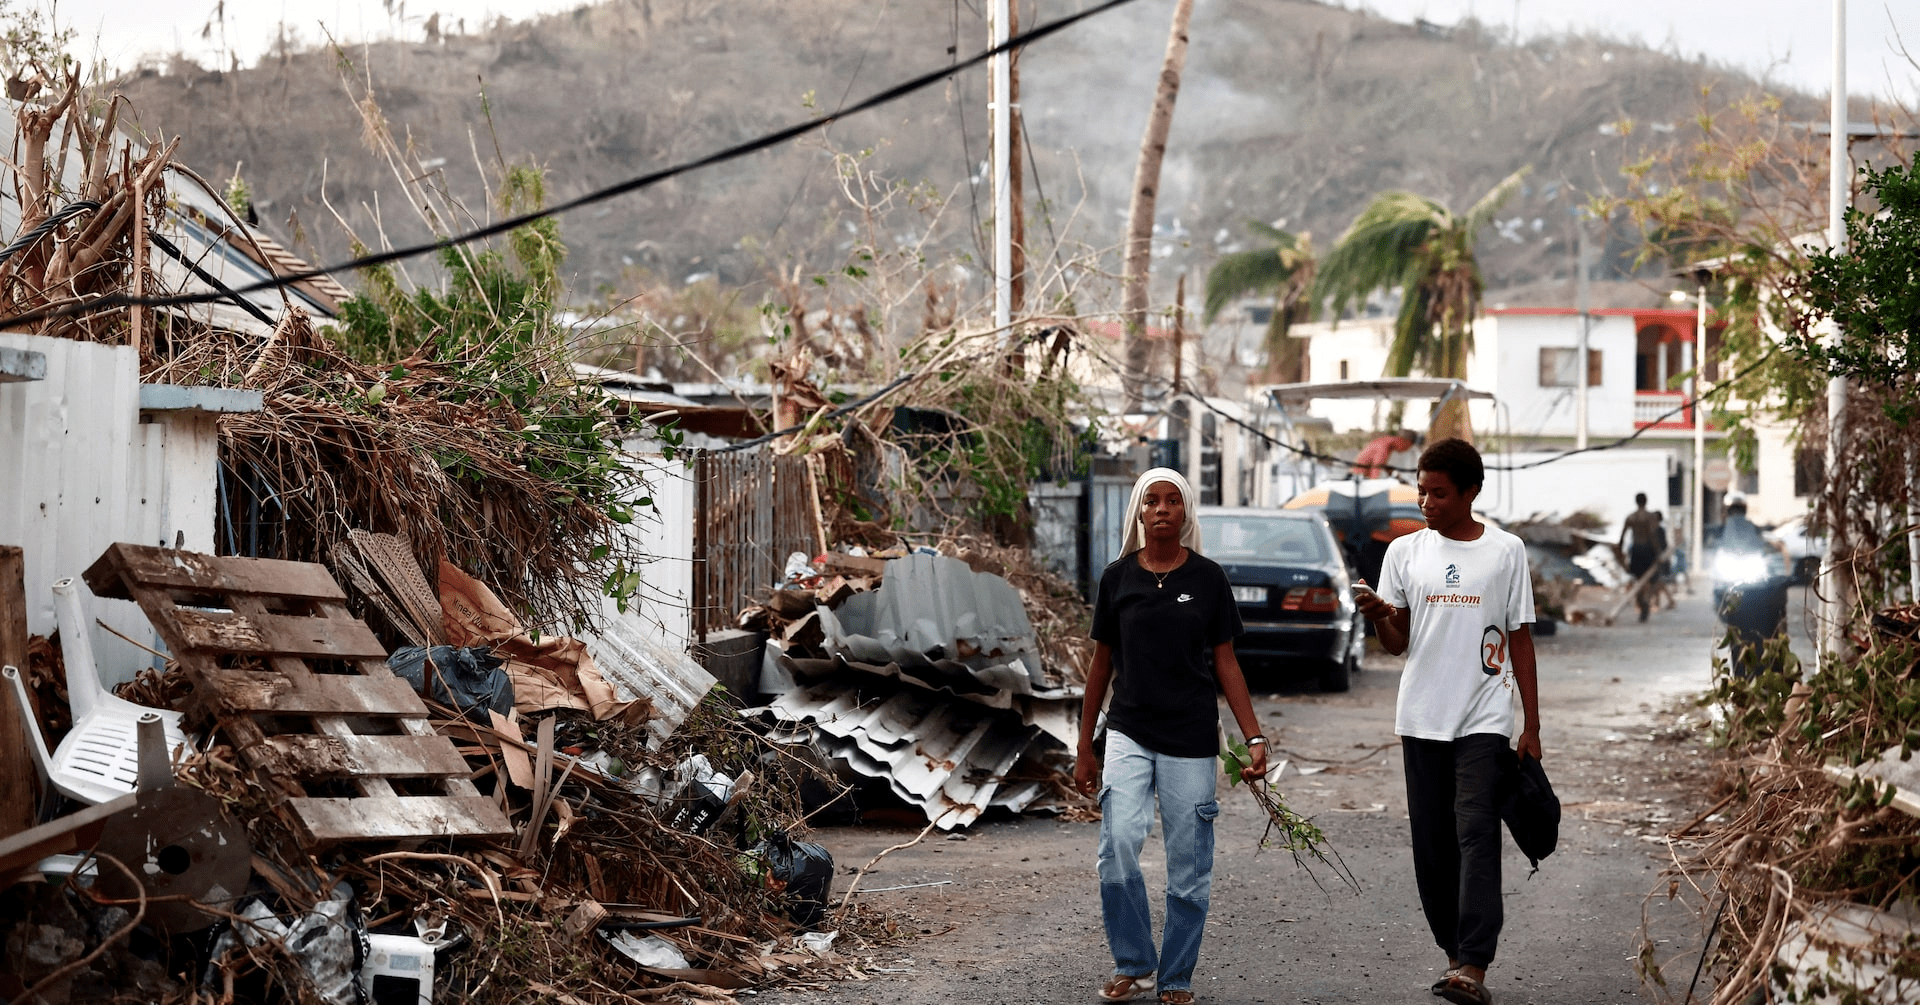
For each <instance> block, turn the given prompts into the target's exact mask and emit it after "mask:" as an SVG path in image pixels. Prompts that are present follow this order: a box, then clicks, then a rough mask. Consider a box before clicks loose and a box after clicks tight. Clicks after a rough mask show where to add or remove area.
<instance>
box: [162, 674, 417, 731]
mask: <svg viewBox="0 0 1920 1005" xmlns="http://www.w3.org/2000/svg"><path fill="white" fill-rule="evenodd" d="M190 669H191V671H192V674H193V680H194V687H195V691H196V693H195V696H194V697H195V700H196V701H197V702H199V703H200V704H201V705H203V706H204V707H206V708H207V709H208V710H209V711H210V712H211V713H212V714H214V715H216V716H219V717H225V716H229V715H240V714H245V713H249V712H272V713H275V714H279V715H370V716H374V717H376V718H383V719H391V718H410V717H415V716H418V717H420V718H425V717H426V715H427V706H426V703H425V702H422V701H421V700H420V696H419V695H418V694H415V693H414V691H413V688H412V686H411V685H409V684H408V683H407V682H406V681H403V680H401V679H400V678H398V677H395V676H393V675H391V674H388V675H387V676H385V677H378V676H371V675H367V674H330V673H329V674H317V673H300V674H297V675H295V674H287V673H283V672H281V671H278V670H221V669H217V668H216V669H208V668H206V667H197V668H190Z"/></svg>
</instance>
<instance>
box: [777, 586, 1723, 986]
mask: <svg viewBox="0 0 1920 1005" xmlns="http://www.w3.org/2000/svg"><path fill="white" fill-rule="evenodd" d="M1629 617H1631V615H1629ZM1715 634H1716V632H1715V626H1714V622H1713V617H1712V614H1711V611H1710V610H1709V609H1708V605H1707V602H1706V600H1705V598H1704V597H1701V596H1694V597H1690V598H1689V597H1685V596H1683V597H1682V598H1681V606H1680V608H1679V609H1678V610H1674V611H1661V612H1658V613H1656V614H1655V616H1654V618H1653V619H1652V620H1651V621H1650V622H1648V623H1647V624H1644V625H1642V624H1636V623H1632V622H1631V621H1629V623H1626V624H1621V625H1618V626H1616V627H1613V628H1597V627H1596V628H1585V627H1566V626H1563V627H1562V629H1561V631H1560V632H1559V634H1557V635H1555V636H1553V637H1550V638H1544V639H1542V640H1540V645H1539V652H1540V658H1541V695H1542V716H1541V717H1542V720H1543V734H1544V743H1545V747H1546V755H1547V757H1546V762H1545V763H1546V766H1547V769H1548V771H1549V772H1550V773H1551V774H1552V775H1553V777H1554V779H1555V784H1556V787H1557V789H1558V791H1559V794H1560V797H1561V800H1562V802H1563V804H1564V806H1565V819H1564V821H1563V823H1562V826H1561V846H1560V850H1559V851H1558V852H1556V853H1555V854H1554V855H1553V856H1552V857H1551V858H1549V859H1548V860H1546V862H1544V863H1543V865H1542V868H1541V870H1540V872H1539V873H1538V874H1536V875H1534V876H1533V877H1532V878H1531V879H1529V878H1528V877H1527V871H1528V870H1527V863H1526V860H1525V859H1524V858H1522V857H1521V856H1520V855H1519V853H1518V852H1517V851H1514V850H1513V849H1512V847H1511V844H1510V843H1509V847H1508V852H1507V856H1506V858H1505V861H1504V864H1503V868H1504V880H1505V882H1504V886H1505V891H1506V898H1507V899H1506V904H1507V927H1506V933H1505V936H1504V938H1503V940H1502V944H1501V958H1500V959H1499V960H1498V961H1497V962H1496V963H1495V965H1494V967H1493V968H1492V970H1491V973H1490V977H1489V986H1490V987H1491V988H1492V989H1493V990H1494V992H1495V995H1496V999H1497V1000H1498V1001H1500V1002H1503V1003H1521V1002H1538V1003H1542V1005H1545V1003H1576V1002H1623V1001H1635V1000H1653V999H1654V997H1655V996H1654V995H1653V994H1652V993H1651V992H1649V991H1646V990H1644V989H1643V988H1642V987H1641V983H1640V980H1639V978H1638V976H1637V974H1636V970H1635V967H1634V960H1635V959H1636V957H1637V956H1638V955H1639V951H1640V946H1641V940H1642V930H1643V929H1642V909H1643V904H1644V905H1646V906H1647V910H1648V911H1649V912H1650V915H1649V917H1650V919H1651V920H1650V927H1651V930H1652V934H1653V936H1654V938H1655V939H1656V940H1657V941H1656V942H1655V943H1654V949H1653V956H1654V957H1655V958H1656V959H1659V960H1661V961H1663V962H1666V963H1667V964H1668V967H1667V970H1668V973H1669V974H1677V976H1676V977H1673V978H1672V979H1673V980H1675V981H1677V982H1678V983H1679V984H1681V985H1682V986H1684V984H1685V981H1686V978H1687V977H1688V976H1689V975H1690V974H1691V970H1692V964H1691V957H1690V956H1689V955H1688V949H1689V947H1693V948H1695V949H1697V939H1698V937H1699V926H1698V923H1697V920H1696V919H1695V917H1694V914H1693V911H1692V909H1691V908H1690V907H1689V906H1687V905H1686V904H1685V903H1684V899H1683V900H1682V901H1678V902H1674V903H1673V904H1671V905H1670V904H1668V902H1667V901H1666V899H1665V898H1664V897H1660V898H1654V899H1652V900H1651V901H1649V899H1648V894H1649V892H1650V891H1652V890H1654V889H1655V887H1656V886H1659V887H1660V888H1661V889H1662V890H1664V888H1665V884H1664V882H1662V881H1661V880H1660V879H1659V877H1658V872H1659V869H1660V868H1661V866H1662V865H1663V864H1664V862H1665V861H1666V860H1667V854H1668V853H1667V849H1666V847H1665V843H1664V841H1662V840H1660V839H1659V838H1657V837H1656V835H1658V834H1663V833H1664V832H1666V831H1667V830H1669V829H1671V828H1673V827H1675V826H1677V825H1678V823H1680V822H1684V821H1686V820H1689V819H1691V818H1692V817H1693V816H1694V814H1695V812H1696V811H1697V808H1698V807H1701V806H1703V805H1704V801H1703V800H1702V799H1701V798H1700V796H1701V795H1702V794H1703V792H1704V790H1705V787H1706V764H1707V761H1708V758H1707V756H1706V754H1705V752H1704V750H1703V749H1702V747H1701V745H1700V744H1699V743H1698V741H1697V739H1680V737H1684V736H1687V735H1689V734H1688V731H1687V730H1685V729H1684V728H1680V729H1676V728H1675V724H1676V722H1678V721H1680V718H1679V717H1680V716H1681V715H1682V714H1683V712H1684V711H1685V707H1684V706H1683V705H1681V704H1680V703H1679V702H1677V700H1676V699H1678V698H1679V697H1680V696H1683V695H1685V694H1688V693H1690V692H1697V691H1699V690H1702V689H1703V688H1705V687H1706V686H1707V684H1708V678H1709V661H1708V653H1709V650H1710V647H1711V645H1712V640H1713V638H1714V636H1715ZM1398 682H1399V672H1398V661H1397V660H1393V659H1391V658H1389V657H1385V656H1372V657H1370V658H1369V660H1368V666H1367V670H1366V672H1364V673H1362V674H1361V675H1360V676H1359V677H1358V678H1357V680H1356V683H1355V686H1354V689H1353V690H1352V691H1351V692H1348V693H1346V694H1341V695H1318V694H1309V693H1291V694H1280V695H1274V696H1266V697H1261V698H1258V699H1257V700H1256V706H1257V711H1258V712H1259V714H1260V716H1261V719H1262V721H1263V723H1264V724H1265V725H1266V728H1267V733H1268V735H1269V736H1271V737H1272V738H1273V744H1274V747H1275V748H1276V751H1277V753H1278V756H1283V757H1287V758H1288V759H1289V761H1290V762H1291V767H1290V768H1289V769H1288V770H1287V772H1286V774H1285V776H1284V778H1283V779H1282V780H1281V781H1280V782H1279V783H1278V785H1279V787H1280V789H1281V790H1282V792H1283V793H1284V794H1285V797H1286V798H1287V799H1288V800H1289V802H1290V803H1292V804H1293V805H1294V806H1295V807H1296V808H1298V809H1300V810H1302V811H1303V812H1306V813H1309V814H1311V815H1313V816H1314V817H1315V819H1316V820H1317V821H1318V822H1319V823H1320V824H1321V826H1322V827H1323V828H1324V829H1325V831H1326V833H1327V835H1328V836H1329V838H1330V839H1331V840H1332V842H1333V844H1334V846H1335V847H1336V848H1337V849H1338V851H1339V852H1340V854H1341V855H1342V856H1344V858H1345V860H1346V863H1347V864H1348V866H1350V867H1351V869H1352V871H1353V873H1354V875H1355V876H1356V877H1357V878H1358V880H1359V883H1360V888H1361V889H1360V892H1359V893H1358V894H1357V895H1356V894H1354V893H1353V892H1351V891H1349V890H1346V889H1343V888H1341V887H1340V886H1339V885H1338V884H1337V883H1335V882H1334V881H1333V879H1332V877H1331V876H1327V875H1324V871H1323V875H1322V879H1323V881H1324V882H1325V885H1326V889H1325V891H1322V890H1321V889H1319V888H1317V887H1316V885H1315V883H1314V882H1313V880H1312V878H1310V877H1309V876H1308V875H1307V874H1306V873H1305V872H1304V871H1303V870H1301V869H1299V868H1297V867H1296V866H1295V865H1294V864H1293V862H1292V861H1291V860H1290V859H1289V858H1288V857H1287V856H1286V855H1285V854H1282V853H1272V852H1266V853H1260V852H1257V851H1256V850H1255V849H1256V844H1257V841H1258V838H1259V833H1260V830H1261V824H1262V823H1263V820H1262V818H1260V816H1259V814H1258V811H1257V810H1256V809H1255V807H1254V806H1253V804H1252V803H1251V801H1250V800H1248V799H1246V798H1244V796H1241V795H1240V794H1238V793H1231V792H1229V793H1224V794H1223V797H1222V804H1223V812H1222V814H1221V817H1220V821H1219V832H1218V847H1219V855H1218V858H1217V861H1216V868H1215V879H1214V896H1213V911H1212V916H1211V918H1210V921H1209V925H1208V934H1207V942H1206V946H1205V948H1204V949H1203V951H1202V959H1201V963H1200V969H1199V971H1198V973H1197V975H1196V986H1195V990H1196V993H1197V995H1198V997H1199V999H1200V1000H1201V1001H1202V1002H1207V1003H1220V1005H1227V1003H1257V1002H1305V1003H1336V1002H1339V1003H1346V1002H1355V1003H1359V1002H1367V1003H1375V1002H1378V1003H1415V1002H1419V1003H1426V1002H1433V1001H1436V1000H1437V999H1435V998H1434V997H1433V996H1432V995H1431V994H1430V993H1429V992H1428V991H1427V985H1428V984H1430V983H1431V982H1432V981H1433V980H1434V979H1435V978H1436V977H1437V976H1438V975H1439V972H1440V970H1441V969H1442V968H1444V965H1445V959H1444V958H1443V957H1442V955H1441V954H1440V952H1439V950H1438V949H1436V948H1435V947H1434V945H1433V942H1432V939H1431V937H1430V936H1429V935H1428V933H1427V931H1426V926H1425V922H1424V920H1423V919H1422V918H1421V917H1420V913H1419V901H1418V898H1417V896H1416V894H1415V892H1414V887H1413V875H1412V865H1411V862H1410V860H1409V857H1408V851H1407V835H1406V809H1405V807H1406V798H1405V791H1404V787H1403V782H1402V777H1401V764H1400V757H1399V752H1398V747H1397V743H1396V741H1395V739H1394V737H1393V734H1392V715H1393V700H1394V695H1395V689H1396V687H1397V685H1398ZM1699 718H1700V713H1699V711H1698V710H1692V711H1691V712H1690V715H1689V719H1690V720H1691V721H1694V722H1697V721H1699ZM1682 725H1684V723H1683V724H1682ZM1302 768H1304V769H1306V771H1307V772H1309V773H1307V774H1302V773H1300V769H1302ZM912 833H913V831H912V830H897V829H876V828H871V827H863V828H843V829H834V830H827V831H823V832H822V834H821V838H822V840H823V841H824V842H825V843H826V844H827V845H828V847H829V848H831V849H832V850H833V852H834V854H835V857H836V859H837V861H838V862H839V863H840V864H841V866H842V870H843V876H842V878H841V879H840V881H839V884H840V886H841V887H844V885H845V883H846V878H845V876H844V872H845V871H846V869H847V867H849V866H853V867H857V866H858V865H860V864H862V863H864V862H866V861H867V860H868V859H869V858H870V857H872V855H873V854H874V853H875V852H877V851H878V850H879V849H881V848H884V847H887V846H888V845H891V844H896V843H899V842H901V841H904V840H907V839H909V838H910V837H911V835H912ZM1097 833H1098V825H1097V824H1093V823H1067V822H1062V821H1059V820H1054V819H1045V818H1023V819H1018V820H1011V821H1002V822H989V823H983V824H981V825H978V826H976V827H975V828H973V830H972V831H971V833H968V834H964V835H956V836H954V837H953V838H950V839H941V838H939V837H938V836H936V837H933V838H929V839H928V841H927V842H925V843H923V844H921V845H919V846H916V847H914V848H911V849H908V850H905V851H902V852H898V853H896V854H894V855H892V856H890V857H888V858H887V859H886V860H884V861H883V862H882V863H881V864H880V866H879V867H877V868H876V869H875V870H874V872H873V873H871V874H870V875H869V876H868V878H867V879H866V880H865V881H863V886H867V887H886V886H896V885H903V884H911V883H926V882H936V881H940V880H949V881H951V882H950V884H949V885H945V886H940V887H932V888H925V889H919V890H904V891H898V892H891V893H879V894H875V895H873V896H871V897H865V898H863V901H864V902H865V903H867V904H870V905H871V906H873V907H875V908H879V909H884V910H886V911H888V912H891V913H892V915H893V916H894V917H895V918H896V919H897V920H898V921H899V922H900V923H901V927H902V932H903V934H904V935H908V936H915V935H917V937H916V938H906V939H902V940H901V941H900V943H899V944H898V945H893V946H884V947H866V948H861V947H856V946H847V947H843V948H847V949H850V950H852V951H854V952H856V953H857V955H859V956H861V957H862V958H870V959H871V962H872V965H873V967H875V968H879V969H882V970H885V971H890V972H886V973H875V974H870V975H869V976H868V979H866V980H863V981H849V982H845V983H840V984H834V985H829V986H826V987H823V988H820V989H817V990H804V989H787V990H781V991H775V992H770V993H763V994H762V995H761V996H760V997H759V1000H761V1001H773V1002H779V1003H801V1002H832V1003H849V1005H851V1003H883V1002H884V1003H893V1002H922V1001H927V1002H931V1001H951V1000H955V999H958V998H964V999H968V1000H985V1001H1010V1002H1030V1001H1038V1002H1077V1001H1096V1000H1097V998H1096V997H1095V995H1094V994H1093V989H1094V988H1095V987H1096V986H1097V985H1098V983H1099V982H1100V980H1101V979H1102V978H1103V977H1104V976H1105V975H1106V974H1107V972H1108V970H1109V968H1110V960H1109V957H1108V956H1107V954H1106V948H1105V943H1104V938H1103V936H1102V934H1101V929H1100V921H1099V906H1098V894H1097V889H1096V885H1095V880H1094V877H1093V849H1094V844H1095V841H1096V838H1097ZM1147 869H1148V882H1149V885H1150V888H1153V889H1158V888H1159V886H1158V884H1160V883H1161V882H1162V881H1163V879H1164V862H1162V861H1161V860H1160V859H1159V858H1158V839H1157V837H1156V838H1155V839H1153V840H1150V841H1149V843H1148V857H1147Z"/></svg>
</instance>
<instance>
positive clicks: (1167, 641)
mask: <svg viewBox="0 0 1920 1005" xmlns="http://www.w3.org/2000/svg"><path fill="white" fill-rule="evenodd" d="M1137 555H1138V553H1137V552H1136V553H1134V554H1129V555H1127V556H1125V557H1123V558H1121V559H1120V560H1119V561H1117V562H1115V563H1113V564H1112V565H1109V566H1107V569H1106V571H1105V572H1103V573H1101V574H1100V592H1099V594H1098V595H1097V596H1096V597H1095V598H1094V602H1093V638H1094V641H1096V642H1105V643H1106V644H1107V645H1108V646H1109V647H1111V648H1112V649H1113V701H1112V703H1111V704H1109V705H1108V706H1107V727H1108V728H1109V729H1116V730H1119V731H1120V732H1122V733H1125V734H1126V735H1127V736H1128V737H1129V738H1130V739H1132V740H1133V741H1134V742H1135V743H1138V744H1140V745H1141V746H1143V747H1145V748H1147V749H1148V750H1152V751H1155V752H1158V753H1161V754H1166V755H1167V756H1169V757H1212V756H1214V754H1216V753H1218V752H1219V746H1220V738H1219V725H1218V724H1219V722H1220V713H1219V706H1218V705H1216V704H1215V703H1214V679H1213V665H1212V663H1211V661H1209V659H1208V657H1207V654H1208V653H1209V652H1210V651H1211V650H1212V649H1213V647H1214V646H1217V645H1219V644H1220V643H1222V642H1227V641H1231V640H1232V639H1233V637H1234V636H1236V635H1239V634H1240V633H1241V631H1242V630H1243V629H1242V628H1241V627H1240V608H1239V607H1238V606H1236V605H1235V604H1234V602H1233V588H1232V587H1231V586H1229V585H1228V584H1227V574H1226V571H1225V570H1223V569H1221V568H1220V565H1219V563H1217V562H1214V561H1213V560H1212V559H1209V558H1206V557H1204V556H1202V555H1200V554H1199V553H1197V552H1189V553H1188V554H1187V560H1186V561H1185V562H1184V563H1182V564H1181V566H1180V567H1179V568H1177V569H1175V570H1173V571H1172V572H1170V573H1168V574H1167V578H1166V580H1165V581H1164V583H1161V582H1160V581H1159V580H1157V578H1156V577H1155V576H1154V575H1153V574H1152V573H1149V572H1148V571H1147V570H1145V569H1143V568H1141V567H1140V560H1139V558H1138V557H1137Z"/></svg>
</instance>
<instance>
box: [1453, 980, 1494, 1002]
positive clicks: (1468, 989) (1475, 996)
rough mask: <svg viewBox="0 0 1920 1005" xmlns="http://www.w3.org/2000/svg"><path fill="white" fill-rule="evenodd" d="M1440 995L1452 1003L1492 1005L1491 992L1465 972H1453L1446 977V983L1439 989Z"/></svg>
mask: <svg viewBox="0 0 1920 1005" xmlns="http://www.w3.org/2000/svg"><path fill="white" fill-rule="evenodd" d="M1440 997H1442V998H1445V999H1446V1000H1448V1001H1450V1002H1452V1003H1453V1005H1493V992H1491V991H1488V990H1487V986H1486V985H1485V984H1482V983H1481V982H1479V981H1476V980H1474V979H1473V978H1471V977H1468V976H1467V975H1466V974H1454V975H1453V976H1452V977H1449V978H1447V983H1446V985H1445V986H1444V987H1442V988H1441V989H1440Z"/></svg>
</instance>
